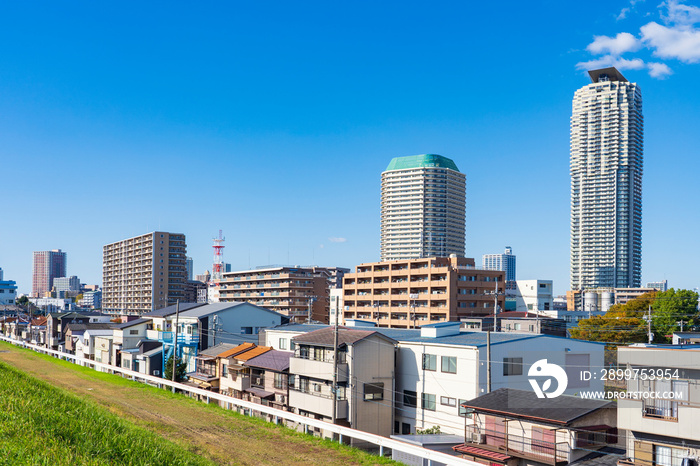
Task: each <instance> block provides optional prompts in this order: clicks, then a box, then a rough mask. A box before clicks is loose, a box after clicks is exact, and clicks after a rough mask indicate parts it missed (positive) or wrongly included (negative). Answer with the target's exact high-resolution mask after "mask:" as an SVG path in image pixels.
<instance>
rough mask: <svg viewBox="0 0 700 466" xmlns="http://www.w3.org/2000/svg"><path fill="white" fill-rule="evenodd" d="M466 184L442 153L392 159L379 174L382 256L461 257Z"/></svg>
mask: <svg viewBox="0 0 700 466" xmlns="http://www.w3.org/2000/svg"><path fill="white" fill-rule="evenodd" d="M465 186H466V176H465V175H464V173H460V171H459V169H458V168H457V165H456V164H455V163H454V161H452V160H451V159H448V158H447V157H443V156H441V155H436V154H423V155H412V156H408V157H395V158H393V159H392V160H391V162H390V163H389V166H388V167H387V169H386V170H385V171H384V172H383V173H382V198H381V241H380V243H381V259H382V260H383V261H386V260H397V259H414V258H419V257H432V256H448V255H450V254H457V255H459V256H464V238H465V216H464V212H465V189H466V188H465Z"/></svg>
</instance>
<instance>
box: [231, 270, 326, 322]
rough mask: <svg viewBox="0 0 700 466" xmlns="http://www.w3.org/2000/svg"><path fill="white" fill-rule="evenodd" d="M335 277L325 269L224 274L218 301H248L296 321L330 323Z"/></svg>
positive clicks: (252, 271) (249, 271) (248, 271)
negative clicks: (330, 290)
mask: <svg viewBox="0 0 700 466" xmlns="http://www.w3.org/2000/svg"><path fill="white" fill-rule="evenodd" d="M335 273H337V270H336V271H335ZM333 275H334V274H333V273H331V271H329V269H327V268H325V267H288V266H280V267H272V268H265V269H256V270H244V271H240V272H231V273H224V275H223V278H222V279H221V285H220V287H219V290H218V291H219V301H220V302H222V303H226V302H232V301H246V302H249V303H251V304H256V305H258V306H263V307H265V308H267V309H270V310H273V311H275V312H279V313H280V314H284V315H286V316H289V319H290V320H291V321H293V322H307V321H309V320H313V321H317V322H323V323H328V312H329V305H330V299H329V286H330V285H329V278H330V277H331V276H333Z"/></svg>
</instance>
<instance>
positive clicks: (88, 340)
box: [75, 324, 116, 360]
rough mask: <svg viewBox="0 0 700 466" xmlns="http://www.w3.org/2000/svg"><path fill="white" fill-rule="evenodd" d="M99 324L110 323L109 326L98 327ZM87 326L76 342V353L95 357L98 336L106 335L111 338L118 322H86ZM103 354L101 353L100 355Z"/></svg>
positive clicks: (83, 356)
mask: <svg viewBox="0 0 700 466" xmlns="http://www.w3.org/2000/svg"><path fill="white" fill-rule="evenodd" d="M98 325H100V326H103V325H109V326H108V327H107V328H101V327H98ZM86 326H87V328H86V329H85V332H84V333H83V335H82V338H79V339H78V340H77V341H76V344H75V355H76V356H78V357H81V358H85V359H92V360H94V359H95V353H96V345H95V340H96V339H97V338H98V337H103V338H104V337H106V338H109V339H110V340H111V339H112V338H113V336H114V327H115V326H116V324H86ZM100 356H101V355H100Z"/></svg>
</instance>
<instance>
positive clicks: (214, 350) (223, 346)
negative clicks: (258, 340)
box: [198, 343, 237, 358]
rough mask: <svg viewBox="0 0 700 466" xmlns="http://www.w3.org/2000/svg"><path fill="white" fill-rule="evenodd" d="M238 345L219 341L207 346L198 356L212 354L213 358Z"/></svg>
mask: <svg viewBox="0 0 700 466" xmlns="http://www.w3.org/2000/svg"><path fill="white" fill-rule="evenodd" d="M236 346H237V345H232V344H231V343H219V344H218V345H216V346H212V347H211V348H207V349H205V350H204V351H200V352H199V355H198V356H210V357H212V358H216V357H219V355H221V353H225V352H226V351H228V350H231V349H233V348H235V347H236Z"/></svg>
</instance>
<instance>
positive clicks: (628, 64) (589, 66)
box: [576, 55, 646, 71]
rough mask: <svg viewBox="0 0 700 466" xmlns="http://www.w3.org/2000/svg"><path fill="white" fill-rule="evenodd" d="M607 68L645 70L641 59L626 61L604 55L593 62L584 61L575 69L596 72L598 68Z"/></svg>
mask: <svg viewBox="0 0 700 466" xmlns="http://www.w3.org/2000/svg"><path fill="white" fill-rule="evenodd" d="M609 66H614V67H615V68H617V69H618V70H620V71H622V70H642V69H644V68H646V65H645V64H644V60H642V59H641V58H633V59H631V60H628V59H626V58H620V57H615V56H613V55H605V56H603V57H600V58H596V59H595V60H589V61H584V62H580V63H577V64H576V68H578V69H579V70H598V69H600V68H607V67H609Z"/></svg>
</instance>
